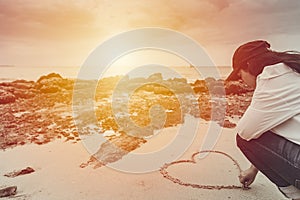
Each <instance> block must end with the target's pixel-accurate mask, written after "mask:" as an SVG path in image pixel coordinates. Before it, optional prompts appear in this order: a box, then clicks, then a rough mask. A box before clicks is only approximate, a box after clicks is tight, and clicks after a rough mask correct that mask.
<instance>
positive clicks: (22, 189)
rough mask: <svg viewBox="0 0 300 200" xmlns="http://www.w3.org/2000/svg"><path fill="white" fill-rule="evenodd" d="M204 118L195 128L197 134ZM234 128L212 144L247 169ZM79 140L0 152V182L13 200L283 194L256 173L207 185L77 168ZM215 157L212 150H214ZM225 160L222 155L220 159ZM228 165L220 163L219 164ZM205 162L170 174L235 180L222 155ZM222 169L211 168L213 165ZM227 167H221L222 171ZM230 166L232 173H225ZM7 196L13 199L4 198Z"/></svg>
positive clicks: (154, 174)
mask: <svg viewBox="0 0 300 200" xmlns="http://www.w3.org/2000/svg"><path fill="white" fill-rule="evenodd" d="M207 125H208V124H207V123H203V124H201V126H204V127H202V128H201V130H199V135H201V132H202V131H203V129H205V126H207ZM234 137H235V136H234V129H224V130H223V132H222V135H221V138H220V140H219V141H218V143H217V145H216V147H215V149H217V150H220V151H224V152H227V153H228V154H230V155H231V156H233V157H234V158H235V159H237V160H238V162H239V163H240V165H241V166H242V167H243V168H244V169H245V168H246V167H248V165H249V163H248V162H247V161H246V160H245V158H244V157H243V155H241V153H240V152H239V150H238V149H237V147H236V146H235V142H234ZM200 142H201V140H198V139H196V140H195V141H194V143H193V145H192V146H191V147H190V148H189V150H188V151H187V152H186V153H185V154H184V155H183V156H182V158H181V159H189V158H190V156H191V154H192V153H194V152H196V151H198V150H199V143H200ZM89 156H90V155H89V154H88V153H87V151H86V149H85V148H84V146H83V145H82V144H81V143H77V144H72V143H71V142H63V141H55V142H52V143H49V144H45V145H42V146H39V145H35V144H30V145H26V146H21V147H16V148H13V149H7V150H5V151H1V152H0V157H1V160H4V161H5V162H2V163H1V165H0V166H1V172H2V174H1V177H0V182H1V185H7V186H8V185H16V186H18V193H17V194H16V197H13V199H32V200H34V199H211V200H217V199H218V200H219V199H235V200H238V199H247V200H252V199H253V200H255V199H266V200H268V199H270V200H271V199H272V200H273V199H282V200H283V199H285V198H284V197H283V196H282V195H281V194H280V193H279V192H278V190H277V189H276V188H275V187H274V185H273V184H272V183H270V182H269V181H268V180H267V179H266V178H265V177H264V176H263V175H261V174H258V177H257V179H256V181H255V183H254V184H253V185H252V186H251V189H250V190H242V189H231V190H230V189H223V190H205V189H197V188H191V187H184V186H181V185H177V184H175V183H173V182H171V181H169V180H167V179H164V178H163V176H162V175H161V174H160V173H159V171H155V172H151V173H145V174H131V173H123V172H119V171H116V170H114V169H111V168H109V167H105V166H103V167H100V168H97V169H93V167H86V168H80V167H79V165H80V164H81V163H82V162H83V161H85V160H87V159H88V158H89ZM212 156H213V155H212ZM223 159H224V160H223ZM224 162H225V163H226V162H227V163H226V166H225V167H223V166H220V163H224ZM204 163H205V164H206V166H203V165H202V164H201V161H200V162H199V164H197V165H196V167H195V166H185V167H180V170H178V169H176V166H175V167H174V169H171V171H172V170H173V172H174V175H176V176H177V177H179V178H182V179H183V180H184V179H185V180H187V181H191V182H193V183H199V184H205V182H207V181H208V180H209V181H211V183H215V184H236V185H238V184H239V183H238V178H237V175H238V170H237V169H236V167H235V166H233V164H232V163H230V161H229V160H226V158H223V157H219V158H217V159H216V157H214V158H212V159H209V157H207V161H205V162H204ZM27 166H31V167H33V168H34V169H35V170H36V172H34V173H32V174H27V175H23V176H19V177H16V178H8V177H4V176H3V173H6V172H9V171H11V170H14V169H21V168H24V167H27ZM212 168H213V169H216V170H220V171H212V170H211V169H212ZM224 169H225V171H224ZM228 171H230V172H228ZM3 199H11V198H3Z"/></svg>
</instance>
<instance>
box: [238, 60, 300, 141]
mask: <svg viewBox="0 0 300 200" xmlns="http://www.w3.org/2000/svg"><path fill="white" fill-rule="evenodd" d="M268 130H271V131H272V132H274V133H276V134H278V135H281V136H283V137H285V138H286V139H288V140H290V141H292V142H294V143H297V144H299V145H300V74H299V73H297V72H295V71H293V70H292V69H291V68H290V67H288V66H286V65H285V64H283V63H279V64H276V65H272V66H267V67H265V68H264V70H263V72H262V73H261V74H260V75H259V76H258V77H257V79H256V89H255V91H254V94H253V97H252V101H251V104H250V106H249V107H248V109H247V110H246V112H245V113H244V115H243V117H242V118H241V120H240V121H239V123H238V125H237V131H238V134H239V135H240V136H241V137H242V138H243V139H245V140H248V141H249V140H251V139H254V138H258V137H259V136H261V135H262V134H263V133H264V132H266V131H268Z"/></svg>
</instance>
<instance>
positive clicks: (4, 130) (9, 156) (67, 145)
mask: <svg viewBox="0 0 300 200" xmlns="http://www.w3.org/2000/svg"><path fill="white" fill-rule="evenodd" d="M145 83H147V84H145ZM95 84H98V85H97V87H96V90H93V88H92V87H91V86H92V85H95ZM224 88H225V90H224ZM74 90H76V92H77V95H78V96H77V98H74V96H73V93H74ZM91 90H92V91H96V92H95V96H94V99H93V100H92V102H93V104H92V105H93V106H92V107H88V106H86V105H90V104H89V102H91V101H90V99H87V98H86V97H87V96H89V95H90V94H89V92H91ZM113 90H114V91H117V94H116V95H115V98H112V91H113ZM128 91H129V92H130V91H134V92H133V93H132V94H131V95H130V99H129V101H127V102H123V101H124V98H127V97H128V95H127V96H126V92H127V94H128ZM124 93H125V95H124ZM251 96H252V91H249V90H247V89H246V87H245V86H244V85H242V84H241V83H239V82H234V83H233V82H224V81H222V80H215V79H213V78H207V79H205V80H197V81H195V82H194V83H188V82H187V80H186V79H169V80H164V79H163V78H162V75H161V74H154V75H152V76H150V77H148V78H136V79H129V78H128V77H110V78H106V79H104V80H101V81H99V82H98V83H97V82H95V81H78V82H77V85H76V86H74V80H69V79H64V78H62V77H61V76H60V75H59V74H54V73H53V74H49V75H47V76H42V77H41V78H40V79H39V80H38V81H36V82H34V81H26V80H17V81H14V82H6V83H0V120H1V124H0V149H1V150H0V189H1V188H5V187H9V186H17V193H16V194H15V195H14V196H11V197H4V198H2V199H19V200H20V199H30V200H31V199H38V200H40V199H45V200H47V199H49V200H50V199H51V200H56V199H57V200H58V199H65V200H66V199H72V200H73V199H190V200H191V199H212V200H215V199H249V200H252V199H253V200H254V199H264V200H268V199H270V200H271V199H272V200H274V199H279V200H280V199H285V198H284V197H283V195H282V194H281V193H280V192H279V191H278V190H277V188H276V187H275V186H274V185H273V184H272V183H270V182H269V181H268V180H267V179H266V178H265V177H264V176H263V175H261V174H259V175H258V177H257V179H256V181H255V183H254V184H253V185H252V188H251V189H250V190H242V189H222V190H207V189H199V188H192V187H188V186H182V185H179V184H176V183H173V182H171V181H170V180H168V179H166V178H165V177H163V175H162V174H161V173H160V171H159V168H160V167H162V166H163V165H164V164H165V163H166V162H170V161H174V159H173V160H172V159H170V158H174V155H173V154H176V153H175V151H176V150H177V149H176V147H177V146H176V145H175V146H172V148H174V149H173V151H169V152H167V153H165V154H164V155H163V156H162V155H159V154H158V157H154V158H153V159H152V160H147V162H141V161H138V160H134V159H135V155H142V156H143V155H145V154H146V153H147V154H154V153H155V152H157V151H158V150H160V149H165V148H166V147H168V146H169V145H170V144H172V142H173V141H175V140H174V138H177V139H178V138H179V141H182V143H184V144H188V143H189V142H190V143H191V145H190V146H188V148H187V149H186V151H182V153H183V155H181V157H177V158H176V159H175V160H182V159H183V160H188V159H191V156H192V154H193V153H195V152H197V151H199V149H200V147H201V146H202V143H203V141H204V140H205V139H204V138H205V135H206V133H208V132H209V131H208V130H210V128H211V127H214V126H215V127H219V128H221V129H220V130H221V136H220V138H219V139H218V142H217V143H216V145H215V146H214V150H218V151H222V152H225V153H227V154H229V155H230V156H232V157H233V158H234V159H235V160H237V161H238V163H239V164H240V166H241V167H242V168H243V169H246V168H247V167H248V166H249V163H248V161H247V160H246V159H245V158H244V156H243V155H242V154H241V153H240V151H239V150H238V148H237V147H236V144H235V134H236V132H235V129H234V127H235V124H236V122H237V121H238V119H239V118H240V117H241V115H242V114H243V112H244V111H245V110H246V108H247V107H248V105H249V104H250V102H251ZM72 97H73V98H72ZM75 97H76V95H75ZM74 104H75V105H74ZM157 104H159V105H161V106H163V108H164V112H163V113H162V110H161V108H160V107H155V105H157ZM125 105H127V106H128V109H127V107H126V106H125ZM74 109H75V110H76V109H77V110H79V111H80V112H77V113H76V112H75V113H74V112H72V111H74ZM113 109H115V110H114V112H113ZM91 113H92V114H91ZM93 113H94V114H93ZM91 116H96V117H95V118H96V122H97V123H96V124H93V122H92V121H91V118H92V117H91ZM116 120H118V123H117V122H116ZM75 122H76V123H75ZM132 122H134V124H137V125H138V126H140V127H143V128H142V129H139V128H136V126H134V125H133V123H132ZM161 122H163V123H161ZM187 123H190V124H195V123H199V124H198V125H199V126H198V128H197V129H196V131H195V133H196V136H195V138H194V139H191V138H190V135H189V134H188V131H187V133H186V134H185V133H184V131H180V130H188V129H181V128H184V127H189V126H190V125H187ZM216 130H217V129H216ZM177 133H184V134H181V135H180V134H178V135H177ZM90 136H92V137H90ZM99 136H101V138H102V140H99ZM210 136H211V135H210ZM186 142H187V143H186ZM179 143H181V142H179ZM87 144H89V145H87ZM86 146H88V147H89V148H86ZM164 158H166V159H164ZM127 159H132V160H133V161H131V163H130V164H131V165H132V166H135V165H136V166H138V165H139V166H143V165H144V166H145V168H147V167H150V169H152V171H151V172H147V173H126V172H122V171H120V170H117V169H113V168H111V167H110V166H111V165H112V166H113V164H116V165H118V163H121V162H124V161H126V160H127ZM99 160H100V161H99ZM152 166H154V167H152ZM22 169H30V170H29V171H30V172H31V173H29V174H26V173H25V174H23V172H26V170H25V171H22ZM118 169H119V168H118ZM153 169H155V170H153ZM18 170H21V172H22V173H20V174H21V175H19V176H15V177H7V176H5V175H7V174H10V175H11V174H13V176H14V173H12V172H14V171H18ZM167 171H168V174H169V175H170V176H172V177H173V178H174V179H178V180H181V181H182V182H185V183H191V184H199V185H236V186H240V183H239V181H238V174H239V171H238V169H237V167H236V166H235V165H234V163H233V162H232V161H231V160H230V159H228V158H226V157H225V156H223V155H219V154H209V155H208V156H206V157H205V158H204V159H199V158H197V159H196V163H180V164H176V165H172V166H170V167H169V168H168V169H167ZM17 174H19V173H17Z"/></svg>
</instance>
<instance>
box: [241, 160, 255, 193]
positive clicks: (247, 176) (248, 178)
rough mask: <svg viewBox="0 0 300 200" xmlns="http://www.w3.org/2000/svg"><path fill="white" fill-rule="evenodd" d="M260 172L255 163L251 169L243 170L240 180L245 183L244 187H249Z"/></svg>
mask: <svg viewBox="0 0 300 200" xmlns="http://www.w3.org/2000/svg"><path fill="white" fill-rule="evenodd" d="M257 173H258V170H257V169H256V167H255V166H254V165H251V167H250V168H249V169H246V170H245V171H242V172H241V174H240V175H239V179H240V182H241V183H242V184H243V186H244V188H248V187H249V186H250V185H251V184H252V183H253V181H254V180H255V177H256V175H257Z"/></svg>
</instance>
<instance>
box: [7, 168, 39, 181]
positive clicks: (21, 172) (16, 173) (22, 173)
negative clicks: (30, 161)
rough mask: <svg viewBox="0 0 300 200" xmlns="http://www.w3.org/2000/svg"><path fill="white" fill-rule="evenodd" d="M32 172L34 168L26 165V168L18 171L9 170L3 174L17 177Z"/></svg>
mask: <svg viewBox="0 0 300 200" xmlns="http://www.w3.org/2000/svg"><path fill="white" fill-rule="evenodd" d="M32 172H35V170H34V169H33V168H31V167H27V168H25V169H22V170H19V171H13V172H9V173H7V174H4V176H6V177H10V178H14V177H17V176H20V175H25V174H30V173H32Z"/></svg>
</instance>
